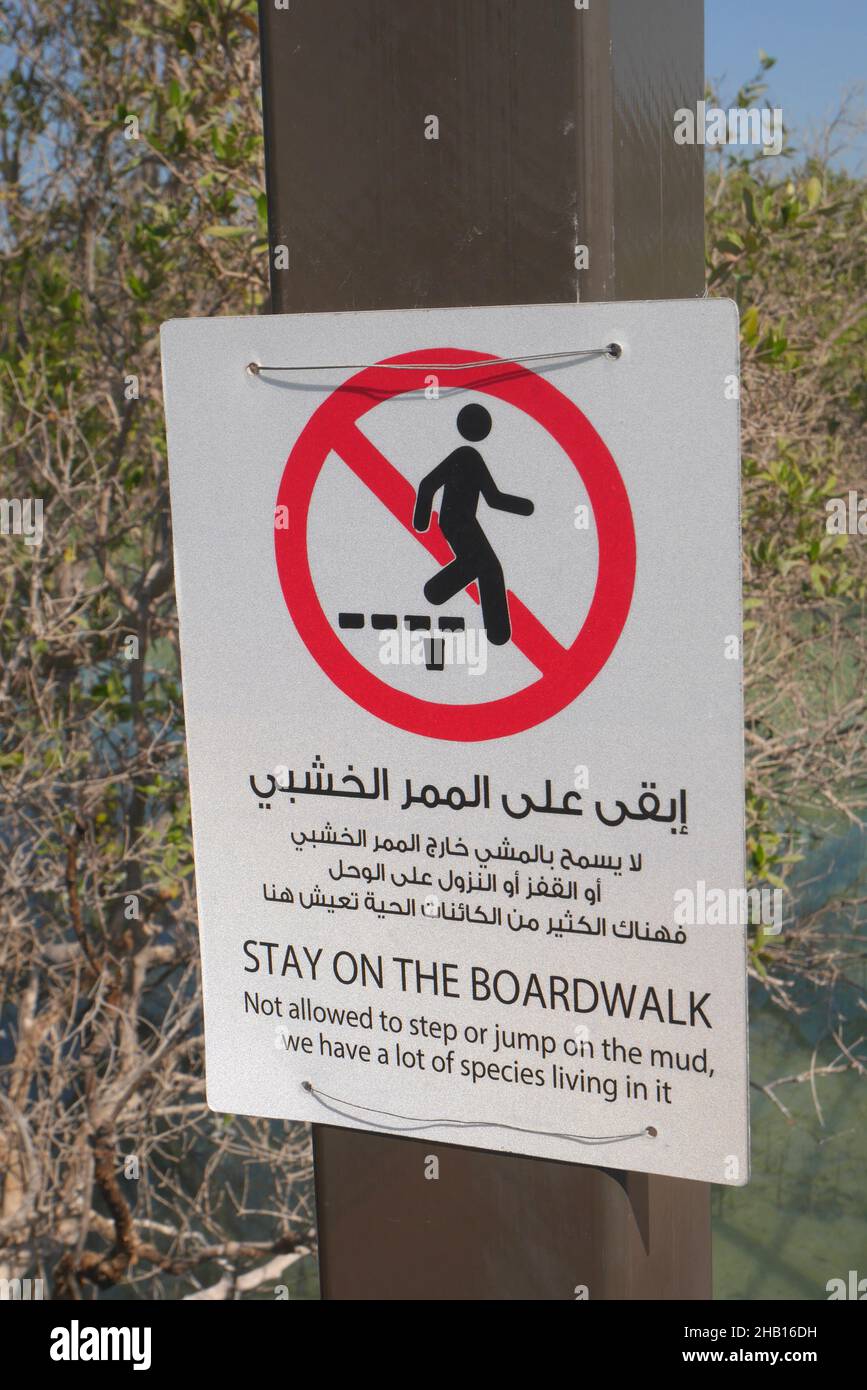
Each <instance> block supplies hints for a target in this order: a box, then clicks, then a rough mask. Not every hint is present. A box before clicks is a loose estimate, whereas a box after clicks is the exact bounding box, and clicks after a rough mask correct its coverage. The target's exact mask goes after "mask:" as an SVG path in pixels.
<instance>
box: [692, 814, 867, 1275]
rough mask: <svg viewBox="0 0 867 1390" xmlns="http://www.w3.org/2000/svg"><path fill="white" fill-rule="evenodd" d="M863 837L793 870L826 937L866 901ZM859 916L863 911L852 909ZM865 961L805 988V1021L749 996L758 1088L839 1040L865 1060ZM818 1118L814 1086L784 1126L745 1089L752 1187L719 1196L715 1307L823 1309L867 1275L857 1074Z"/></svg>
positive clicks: (837, 1086)
mask: <svg viewBox="0 0 867 1390" xmlns="http://www.w3.org/2000/svg"><path fill="white" fill-rule="evenodd" d="M865 880H867V837H865V835H864V833H863V832H860V831H858V830H857V829H854V830H851V831H849V832H847V833H846V834H840V835H837V836H835V835H833V834H831V835H828V836H826V837H825V838H824V839H823V840H822V841H821V842H820V843H819V844H818V846H814V847H813V849H812V850H811V852H810V854H809V855H808V857H807V859H806V860H805V863H804V864H803V865H802V866H799V881H800V882H801V883H802V884H803V887H801V888H800V890H799V892H798V894H797V910H798V912H799V913H805V912H816V911H820V912H821V914H822V916H821V921H822V928H823V931H824V932H826V933H827V934H828V935H834V936H835V937H837V938H842V939H843V941H844V942H845V940H846V937H847V935H848V933H849V932H851V929H852V911H853V909H852V908H851V907H850V908H848V909H847V910H846V911H845V912H844V911H838V910H837V907H836V904H837V903H838V902H839V900H840V898H847V899H849V900H850V901H851V900H852V899H855V898H857V897H858V896H859V895H860V894H864V893H865V892H867V889H865ZM855 911H858V912H860V913H861V914H862V920H863V913H864V908H863V906H862V907H860V908H858V909H855ZM864 981H865V970H864V961H863V959H862V960H861V961H860V963H855V964H854V965H852V964H851V963H850V964H849V965H848V966H847V967H846V970H845V972H844V976H843V977H842V978H841V979H840V981H839V982H838V983H837V984H835V986H834V988H833V990H831V991H830V992H829V991H827V990H822V991H818V990H817V991H811V990H810V988H809V987H805V988H804V989H802V990H801V991H800V993H799V995H798V1002H799V1003H800V1004H803V1005H804V1006H805V1007H804V1012H802V1013H799V1014H793V1013H788V1012H785V1011H783V1010H781V1009H780V1008H778V1007H776V1006H775V1005H773V1004H771V1003H770V1002H769V1001H768V998H767V996H766V995H765V993H764V991H763V990H761V989H759V988H754V989H753V991H752V997H751V1012H750V1019H751V1021H750V1071H751V1075H752V1078H753V1081H754V1082H758V1083H760V1084H764V1083H767V1082H770V1081H773V1080H775V1079H776V1078H777V1077H780V1076H788V1075H793V1074H799V1073H802V1072H805V1071H809V1069H810V1064H811V1059H812V1056H813V1051H814V1049H818V1050H817V1055H816V1066H817V1067H821V1066H822V1065H826V1064H829V1063H830V1062H832V1061H833V1060H834V1058H835V1057H836V1056H837V1055H838V1053H839V1049H838V1048H837V1047H836V1045H835V1043H834V1041H833V1038H832V1037H831V1033H832V1032H833V1031H837V1032H838V1033H840V1035H841V1037H842V1039H843V1041H844V1042H845V1043H846V1045H847V1047H849V1048H850V1050H855V1051H857V1052H859V1053H860V1054H861V1055H862V1056H864V1055H865V1052H867V1046H865V1044H864V1043H862V1044H861V1046H860V1047H859V1048H857V1049H854V1048H853V1044H855V1043H856V1041H857V1039H858V1038H859V1036H860V1035H864V1036H865V1037H867V1011H865V1009H864V1007H863V1004H862V1003H861V1002H860V999H859V990H858V985H859V984H860V985H862V986H863V984H864ZM815 1085H816V1094H817V1097H818V1101H819V1106H820V1108H821V1112H822V1119H821V1121H820V1118H819V1116H818V1115H817V1113H816V1108H815V1106H814V1103H813V1096H812V1092H811V1087H810V1084H809V1083H807V1084H803V1083H802V1084H795V1085H787V1086H782V1087H780V1088H779V1089H778V1091H777V1095H778V1098H779V1099H780V1100H781V1101H782V1103H783V1104H784V1105H785V1106H786V1108H787V1109H788V1110H789V1111H790V1112H791V1118H790V1119H789V1118H787V1117H786V1116H785V1115H783V1114H782V1113H781V1112H780V1110H779V1109H778V1108H777V1106H775V1105H774V1104H773V1102H772V1101H771V1100H770V1099H768V1098H767V1097H766V1096H765V1095H764V1094H762V1093H761V1092H760V1091H758V1090H756V1089H755V1088H753V1090H752V1106H751V1108H752V1179H751V1181H750V1183H749V1186H747V1187H744V1188H715V1189H714V1194H713V1214H714V1292H715V1297H716V1298H718V1299H749V1300H753V1299H755V1300H761V1299H770V1298H782V1299H826V1298H827V1297H828V1294H827V1291H826V1287H825V1286H826V1284H827V1282H828V1280H829V1279H832V1278H842V1279H844V1280H845V1279H847V1278H848V1272H849V1270H853V1269H854V1270H858V1271H859V1275H860V1277H861V1278H864V1277H867V1197H865V1187H867V1182H865V1175H867V1143H865V1136H867V1076H859V1075H858V1074H857V1073H856V1072H854V1071H852V1070H847V1071H843V1072H840V1073H839V1074H837V1075H833V1076H820V1077H817V1078H816V1083H815Z"/></svg>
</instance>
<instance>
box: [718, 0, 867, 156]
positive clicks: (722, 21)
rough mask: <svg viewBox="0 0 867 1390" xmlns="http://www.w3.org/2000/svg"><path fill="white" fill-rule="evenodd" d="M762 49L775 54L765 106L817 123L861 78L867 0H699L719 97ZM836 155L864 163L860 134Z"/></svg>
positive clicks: (866, 139) (865, 73) (865, 141)
mask: <svg viewBox="0 0 867 1390" xmlns="http://www.w3.org/2000/svg"><path fill="white" fill-rule="evenodd" d="M762 48H763V49H764V50H765V52H766V53H769V54H770V55H771V56H772V57H774V58H776V59H777V65H776V67H774V68H772V69H771V71H770V72H769V73H768V74H767V78H768V82H769V90H768V98H769V100H770V101H771V103H772V105H774V106H781V107H782V108H783V120H784V121H785V123H786V125H787V126H789V127H791V126H796V127H798V129H799V130H805V129H807V128H809V127H811V126H813V127H816V126H818V125H820V124H821V122H822V120H823V118H824V117H827V116H829V115H832V114H834V113H835V111H836V109H837V106H838V105H839V100H840V96H841V94H842V92H843V91H844V89H845V88H846V87H851V86H854V85H855V84H856V83H859V82H860V83H861V84H862V88H863V86H864V84H865V81H867V0H705V70H706V72H707V76H708V80H709V81H712V82H714V83H715V85H716V86H717V87H718V89H719V91H720V94H721V96H722V98H723V99H724V100H725V99H727V98H729V97H731V96H732V95H733V94H734V92H735V91H736V90H737V88H738V86H739V85H740V84H741V83H742V82H743V81H745V80H746V78H748V77H750V76H752V74H753V73H754V72H755V70H756V68H757V67H758V54H759V49H762ZM865 100H867V96H865V93H864V91H863V90H862V93H861V105H862V106H863V104H864V102H865ZM843 162H844V163H846V164H847V165H848V166H849V167H850V168H851V169H853V170H854V169H855V168H857V167H859V165H860V167H861V169H862V170H863V169H864V168H865V167H867V135H865V134H864V133H862V135H861V136H860V139H859V140H858V141H857V149H856V151H855V152H854V153H852V154H849V155H848V156H847V157H845V158H844V160H843Z"/></svg>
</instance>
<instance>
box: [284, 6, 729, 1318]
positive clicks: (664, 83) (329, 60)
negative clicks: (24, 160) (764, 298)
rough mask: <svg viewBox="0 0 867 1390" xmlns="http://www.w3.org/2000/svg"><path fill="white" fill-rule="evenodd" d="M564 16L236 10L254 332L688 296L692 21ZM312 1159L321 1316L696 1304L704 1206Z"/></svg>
mask: <svg viewBox="0 0 867 1390" xmlns="http://www.w3.org/2000/svg"><path fill="white" fill-rule="evenodd" d="M588 6H589V7H588V8H586V9H585V8H578V5H577V2H576V0H289V5H288V8H285V9H284V8H277V6H276V4H275V2H274V0H260V28H261V35H262V73H263V84H264V92H265V134H266V166H267V179H268V197H269V217H270V241H271V250H272V257H271V264H272V273H271V287H272V307H273V309H274V310H275V312H278V313H292V312H300V311H313V310H329V309H331V310H336V309H386V308H388V309H395V308H416V307H422V306H435V305H468V304H510V303H511V304H521V303H556V302H574V301H575V299H576V298H580V299H596V300H601V299H650V298H660V297H669V298H676V297H685V296H694V295H700V294H701V293H702V290H703V283H704V221H703V196H704V186H703V164H702V151H701V149H699V148H690V147H687V146H678V145H675V143H674V140H673V130H674V112H675V111H676V110H677V109H678V108H679V107H688V106H691V107H692V108H693V109H694V108H695V103H696V102H697V101H698V100H700V99H701V97H702V95H703V87H704V68H703V38H704V34H703V6H702V0H652V3H649V0H588ZM431 117H435V118H436V123H434V122H433V121H431V119H430V118H431ZM437 127H438V128H437ZM434 130H436V134H437V136H438V138H429V137H430V135H431V134H432V133H433V132H434ZM582 245H583V246H586V247H587V248H588V250H589V265H588V267H587V268H586V269H581V270H579V269H577V268H576V261H577V262H579V263H580V256H578V255H577V254H576V248H577V247H579V246H582ZM277 247H285V248H286V259H288V268H286V269H276V268H275V255H274V251H275V248H277ZM279 260H280V261H281V263H282V262H283V260H284V257H283V256H280V257H279ZM313 1142H314V1158H315V1166H316V1196H317V1211H318V1221H319V1239H320V1252H321V1254H320V1269H321V1284H322V1293H323V1297H325V1298H330V1299H350V1298H353V1299H365V1298H370V1299H573V1298H575V1297H576V1289H580V1288H582V1287H586V1288H587V1289H588V1290H589V1296H590V1298H591V1299H624V1298H625V1299H629V1298H635V1299H641V1298H669V1299H694V1298H707V1297H709V1296H710V1203H709V1190H708V1187H707V1185H706V1184H704V1183H694V1182H685V1181H683V1180H680V1179H673V1178H657V1177H647V1176H645V1175H644V1174H640V1173H621V1172H611V1171H609V1170H606V1169H602V1168H588V1167H583V1166H578V1165H573V1164H567V1163H553V1162H549V1161H545V1160H541V1159H532V1158H524V1157H517V1156H516V1157H510V1156H504V1155H501V1154H494V1153H487V1152H484V1151H482V1150H478V1149H465V1148H458V1147H455V1146H452V1145H444V1144H441V1143H436V1142H434V1141H432V1140H427V1139H423V1140H414V1139H397V1138H391V1137H387V1136H383V1135H379V1134H372V1133H369V1132H365V1131H357V1130H349V1129H337V1128H333V1127H330V1126H325V1125H318V1126H315V1127H314V1141H313ZM428 1155H435V1156H436V1157H437V1158H438V1160H439V1178H438V1180H436V1181H431V1180H429V1179H428V1178H427V1177H426V1174H425V1169H426V1163H425V1160H426V1158H427V1156H428Z"/></svg>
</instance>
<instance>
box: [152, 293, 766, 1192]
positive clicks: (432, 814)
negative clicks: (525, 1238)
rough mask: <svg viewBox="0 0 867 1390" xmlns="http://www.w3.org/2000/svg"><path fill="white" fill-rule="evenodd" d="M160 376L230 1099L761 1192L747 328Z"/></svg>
mask: <svg viewBox="0 0 867 1390" xmlns="http://www.w3.org/2000/svg"><path fill="white" fill-rule="evenodd" d="M611 344H613V345H616V346H615V348H614V350H608V346H609V345H611ZM251 363H252V364H256V367H255V369H252V370H251V369H250V367H249V364H251ZM340 364H348V365H340ZM352 364H354V365H352ZM370 364H379V365H370ZM383 364H385V365H383ZM163 371H164V380H165V392H166V414H167V421H168V442H169V467H170V477H171V491H172V512H173V524H174V538H175V561H176V574H177V590H178V603H179V608H180V631H181V653H182V663H183V687H184V702H185V709H186V720H187V738H188V750H189V768H190V785H191V792H192V810H193V834H194V849H195V859H196V878H197V885H198V903H199V917H200V930H201V942H202V956H203V967H204V1003H205V1037H206V1055H207V1076H208V1099H209V1103H210V1105H211V1106H212V1107H213V1108H214V1109H215V1110H218V1111H226V1112H234V1113H247V1114H255V1115H268V1116H275V1117H285V1118H289V1119H293V1118H294V1119H299V1120H309V1121H315V1122H324V1123H328V1124H336V1125H346V1126H351V1127H355V1128H369V1129H374V1130H381V1131H384V1132H388V1133H406V1134H412V1135H415V1136H416V1137H429V1138H430V1139H431V1140H438V1141H446V1142H451V1143H456V1144H464V1145H472V1146H475V1147H479V1148H485V1149H500V1150H503V1151H507V1152H514V1153H523V1154H535V1155H540V1156H544V1157H549V1158H554V1159H560V1160H567V1161H573V1162H578V1163H599V1164H603V1165H605V1166H608V1167H617V1168H628V1169H639V1170H643V1171H646V1172H652V1173H665V1174H671V1175H674V1176H679V1177H687V1178H696V1179H703V1180H709V1181H713V1182H722V1183H726V1182H728V1183H736V1184H739V1183H743V1182H745V1181H746V1179H747V1174H748V1110H747V1095H748V1092H747V1047H746V1041H747V1038H746V1026H747V1025H746V940H745V938H746V930H745V921H746V902H745V895H744V891H743V890H744V814H743V742H742V740H743V719H742V681H741V653H740V631H741V613H740V586H741V578H740V540H739V445H738V414H739V406H738V331H737V315H736V312H735V310H734V308H733V306H732V305H731V304H729V303H726V302H719V301H678V302H673V303H665V302H651V303H641V304H624V303H620V304H611V305H586V306H585V305H554V306H550V305H549V306H538V307H517V308H515V307H507V308H480V309H460V310H417V311H406V312H402V311H401V312H397V311H396V312H380V313H358V314H307V315H291V316H285V317H271V318H267V317H257V318H243V319H226V318H219V319H203V320H192V321H177V322H172V323H169V324H166V325H165V326H164V328H163Z"/></svg>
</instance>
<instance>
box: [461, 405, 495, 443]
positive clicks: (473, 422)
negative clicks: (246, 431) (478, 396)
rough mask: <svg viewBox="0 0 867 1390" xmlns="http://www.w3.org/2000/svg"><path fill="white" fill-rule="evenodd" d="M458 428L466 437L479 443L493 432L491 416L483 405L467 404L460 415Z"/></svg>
mask: <svg viewBox="0 0 867 1390" xmlns="http://www.w3.org/2000/svg"><path fill="white" fill-rule="evenodd" d="M458 430H459V431H460V433H461V434H462V435H463V437H464V439H469V440H470V441H471V442H472V443H473V444H478V442H479V440H480V439H487V437H488V435H489V434H490V433H491V417H490V415H489V414H488V412H487V411H486V410H485V407H484V406H483V405H465V406H464V408H463V410H462V411H460V413H459V415H458Z"/></svg>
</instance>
